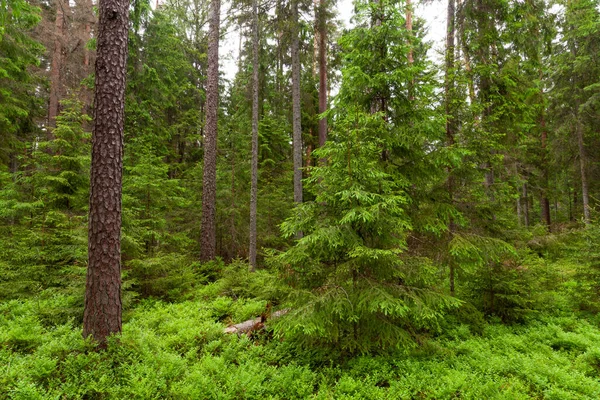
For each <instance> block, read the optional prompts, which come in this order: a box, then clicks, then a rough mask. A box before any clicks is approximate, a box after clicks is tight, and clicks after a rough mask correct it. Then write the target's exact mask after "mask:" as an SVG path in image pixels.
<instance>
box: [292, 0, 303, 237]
mask: <svg viewBox="0 0 600 400" xmlns="http://www.w3.org/2000/svg"><path fill="white" fill-rule="evenodd" d="M291 8H292V49H291V50H292V139H293V159H294V202H295V203H302V126H301V120H300V119H301V115H300V55H299V47H300V44H299V41H300V38H299V26H298V24H299V23H298V0H292V3H291ZM299 236H301V233H299Z"/></svg>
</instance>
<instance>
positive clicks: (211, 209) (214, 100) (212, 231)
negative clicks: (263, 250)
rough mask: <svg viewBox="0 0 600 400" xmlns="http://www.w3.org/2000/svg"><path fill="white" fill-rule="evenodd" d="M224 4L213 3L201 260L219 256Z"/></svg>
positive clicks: (207, 88) (210, 29) (207, 87)
mask: <svg viewBox="0 0 600 400" xmlns="http://www.w3.org/2000/svg"><path fill="white" fill-rule="evenodd" d="M220 10H221V2H220V0H211V2H210V14H209V33H208V54H207V56H208V73H207V77H206V80H207V86H206V130H205V135H204V170H203V172H204V175H203V180H202V182H203V184H202V227H201V236H200V245H201V248H200V259H201V260H202V261H209V260H212V259H214V258H215V256H216V247H217V243H216V241H217V238H216V229H217V228H216V222H215V221H216V201H217V199H216V191H217V131H218V127H217V120H218V111H219V25H220V12H221V11H220Z"/></svg>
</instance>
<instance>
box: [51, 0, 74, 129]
mask: <svg viewBox="0 0 600 400" xmlns="http://www.w3.org/2000/svg"><path fill="white" fill-rule="evenodd" d="M68 8H69V2H68V1H63V0H56V18H55V20H54V49H53V51H52V62H51V64H50V99H49V103H48V126H50V127H52V128H54V127H56V117H57V116H58V113H59V107H60V105H59V104H60V92H61V85H62V76H61V75H62V74H61V71H62V68H63V45H62V42H63V40H64V39H65V27H66V18H65V12H66V11H68Z"/></svg>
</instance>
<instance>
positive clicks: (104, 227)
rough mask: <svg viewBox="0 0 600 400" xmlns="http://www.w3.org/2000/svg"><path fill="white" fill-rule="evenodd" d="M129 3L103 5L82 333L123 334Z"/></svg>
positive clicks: (100, 338)
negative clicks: (124, 166)
mask: <svg viewBox="0 0 600 400" xmlns="http://www.w3.org/2000/svg"><path fill="white" fill-rule="evenodd" d="M128 28H129V3H128V2H127V1H124V0H106V1H102V2H100V8H99V22H98V39H97V58H96V84H95V96H94V130H93V136H92V167H91V179H90V211H89V245H88V249H89V250H88V251H89V255H88V273H87V282H86V292H85V310H84V316H83V335H84V336H85V337H87V336H92V337H93V338H94V340H96V341H97V342H98V343H99V344H100V346H101V347H105V346H106V344H107V338H108V336H109V335H111V334H115V333H119V332H121V313H122V303H121V190H122V169H123V126H124V113H125V104H124V102H125V80H126V66H127V50H128V49H127V39H128Z"/></svg>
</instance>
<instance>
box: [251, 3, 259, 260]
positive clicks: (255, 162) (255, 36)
mask: <svg viewBox="0 0 600 400" xmlns="http://www.w3.org/2000/svg"><path fill="white" fill-rule="evenodd" d="M251 168H252V182H251V185H250V251H249V261H250V270H251V271H255V270H256V206H257V204H256V203H257V197H258V0H252V167H251Z"/></svg>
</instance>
